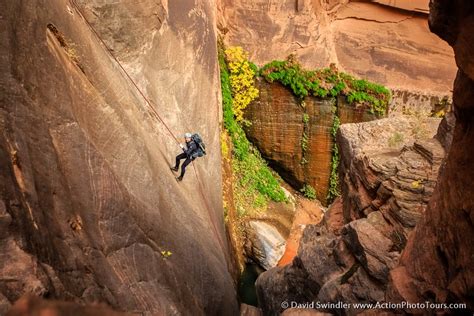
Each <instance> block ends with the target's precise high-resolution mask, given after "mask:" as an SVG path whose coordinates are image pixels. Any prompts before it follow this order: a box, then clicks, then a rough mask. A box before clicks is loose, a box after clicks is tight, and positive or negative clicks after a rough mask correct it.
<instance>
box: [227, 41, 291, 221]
mask: <svg viewBox="0 0 474 316" xmlns="http://www.w3.org/2000/svg"><path fill="white" fill-rule="evenodd" d="M246 56H247V55H246V53H244V52H243V50H242V49H241V48H235V49H227V50H225V51H224V49H223V47H222V44H221V45H220V46H219V66H220V73H221V89H222V103H223V104H222V108H223V116H224V127H225V129H226V130H227V132H228V134H229V136H230V138H231V140H232V145H233V148H232V169H233V172H234V175H235V181H234V183H233V185H234V198H235V202H236V207H237V210H238V213H239V216H245V215H246V214H247V213H246V212H247V210H248V209H249V208H253V209H260V208H263V207H264V206H265V205H266V203H267V201H268V200H273V201H276V202H283V201H286V200H287V198H286V196H285V193H284V192H283V190H282V189H281V186H280V182H279V181H280V179H279V178H278V177H277V176H276V175H275V174H274V173H273V172H272V171H271V170H270V168H269V167H268V166H267V164H266V163H265V160H264V159H263V158H262V157H261V155H260V153H259V152H258V151H257V150H256V149H254V147H253V146H252V145H251V143H250V142H249V141H248V139H247V137H246V135H245V132H244V130H243V128H242V126H241V125H240V124H239V121H240V122H242V121H243V110H244V108H245V106H246V105H245V106H243V104H244V103H242V100H243V98H242V97H240V98H238V99H237V96H238V95H241V96H242V94H245V93H247V92H249V91H254V90H256V89H255V88H254V87H253V84H254V82H253V76H254V73H255V72H254V71H253V70H252V69H251V68H252V65H251V64H250V63H249V62H248V61H247V60H243V59H244V57H245V58H246ZM229 59H231V60H233V62H227V61H226V60H229ZM231 69H233V71H234V75H232V74H230V73H229V72H232V70H231ZM239 69H240V71H243V72H245V73H246V75H244V76H240V77H239V75H238V74H237V73H238V71H237V70H239ZM249 70H250V71H249ZM239 78H240V79H239ZM242 78H246V79H243V81H242V80H241V79H242ZM249 78H252V80H250V79H249ZM233 80H234V81H233ZM242 83H244V84H242ZM249 83H251V86H249V85H248V84H249ZM240 84H242V85H240ZM239 85H240V86H239ZM236 87H237V88H236ZM239 87H240V88H239ZM243 87H245V89H244V88H243ZM234 88H235V89H234ZM249 103H250V102H249ZM247 105H248V103H247ZM235 111H240V112H239V114H238V115H235ZM223 150H224V149H223Z"/></svg>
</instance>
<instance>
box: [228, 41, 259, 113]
mask: <svg viewBox="0 0 474 316" xmlns="http://www.w3.org/2000/svg"><path fill="white" fill-rule="evenodd" d="M225 60H226V62H227V67H228V71H229V74H230V76H229V79H230V86H231V89H232V98H233V104H232V109H233V112H234V115H235V119H236V120H237V122H242V121H243V115H244V110H245V108H246V107H247V106H248V105H249V104H250V102H252V101H253V100H255V99H256V98H257V97H258V89H257V88H255V85H254V77H255V74H256V72H257V66H255V64H251V63H250V62H249V61H248V54H247V53H246V52H245V51H244V50H243V49H242V47H231V48H228V49H226V50H225Z"/></svg>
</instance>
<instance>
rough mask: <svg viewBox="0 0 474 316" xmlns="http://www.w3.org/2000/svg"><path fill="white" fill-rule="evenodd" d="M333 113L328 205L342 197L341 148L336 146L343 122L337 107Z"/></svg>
mask: <svg viewBox="0 0 474 316" xmlns="http://www.w3.org/2000/svg"><path fill="white" fill-rule="evenodd" d="M333 112H334V119H333V122H332V127H331V136H332V138H333V140H334V145H333V147H332V157H331V173H330V175H329V190H328V195H327V202H328V204H330V203H332V201H334V199H335V198H336V197H338V196H340V195H341V193H340V191H339V174H338V168H339V161H340V157H339V148H338V147H337V144H336V134H337V130H338V129H339V126H340V125H341V122H340V120H339V117H338V116H337V114H336V108H335V107H334V109H333Z"/></svg>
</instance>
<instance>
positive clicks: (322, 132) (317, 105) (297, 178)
mask: <svg viewBox="0 0 474 316" xmlns="http://www.w3.org/2000/svg"><path fill="white" fill-rule="evenodd" d="M257 86H258V88H259V90H260V96H259V98H258V99H257V100H256V101H255V102H253V103H251V104H250V105H249V106H248V107H247V109H246V112H245V117H246V119H247V120H249V121H250V122H251V123H252V124H251V125H250V126H249V127H248V128H246V132H247V135H248V137H249V139H250V140H251V141H252V143H254V144H255V145H256V146H257V148H258V149H259V150H260V152H261V153H262V154H263V156H264V157H265V159H267V160H268V161H269V162H270V164H271V165H272V166H273V167H274V168H275V169H276V170H277V171H278V172H279V174H280V175H281V176H282V177H283V178H284V179H285V180H286V181H287V182H288V183H290V184H291V185H292V186H293V187H295V188H296V189H297V190H299V189H301V188H302V187H303V185H304V184H305V183H307V184H310V185H311V186H312V187H314V188H315V189H316V195H317V197H318V199H319V200H320V201H321V202H323V203H326V197H327V193H328V185H329V175H330V172H331V170H330V164H331V157H332V148H333V144H334V140H333V137H332V135H331V129H332V125H333V120H334V110H335V108H334V106H335V105H336V100H335V99H319V98H314V97H308V98H306V99H305V100H304V108H303V107H302V106H301V105H300V102H299V100H298V99H297V98H296V97H295V96H294V95H293V94H292V92H291V91H290V90H289V89H287V88H285V87H284V86H282V85H281V84H279V83H273V84H270V83H268V82H266V81H265V80H263V79H260V80H258V81H257ZM304 113H306V114H308V116H309V122H308V124H307V129H306V130H305V124H304V123H303V115H304ZM337 114H338V116H339V117H340V120H341V122H342V123H352V122H363V121H369V120H373V119H375V116H374V115H373V114H370V113H369V112H368V111H367V110H366V109H363V108H355V107H354V106H351V105H349V104H347V103H346V102H345V100H344V98H339V99H338V100H337ZM303 133H306V134H307V136H308V149H307V151H306V152H305V154H304V155H305V159H306V160H307V163H306V164H302V163H301V162H302V159H303V150H302V146H301V142H302V139H303Z"/></svg>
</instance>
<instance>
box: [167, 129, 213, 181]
mask: <svg viewBox="0 0 474 316" xmlns="http://www.w3.org/2000/svg"><path fill="white" fill-rule="evenodd" d="M184 140H185V145H183V144H179V146H180V147H181V149H182V150H183V153H181V154H179V155H178V156H176V163H175V165H174V167H171V170H172V171H175V172H177V171H178V170H179V164H180V163H181V160H182V159H186V160H185V161H184V163H183V164H182V166H181V174H180V175H179V176H178V177H176V181H182V180H183V177H184V173H185V172H186V167H187V166H188V165H189V164H190V163H191V162H192V161H193V160H194V159H196V158H198V157H202V156H204V155H205V154H206V146H205V145H204V143H203V141H202V138H201V136H199V134H191V133H186V134H184Z"/></svg>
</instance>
